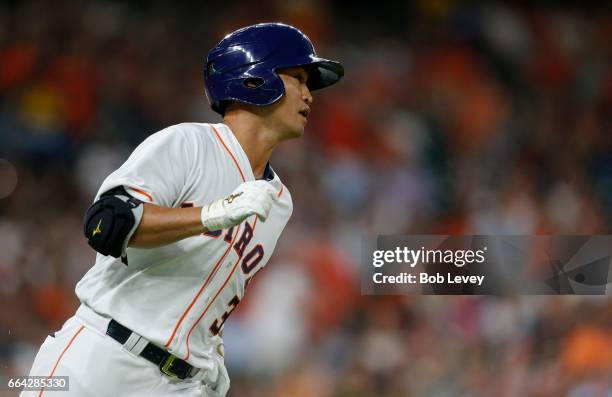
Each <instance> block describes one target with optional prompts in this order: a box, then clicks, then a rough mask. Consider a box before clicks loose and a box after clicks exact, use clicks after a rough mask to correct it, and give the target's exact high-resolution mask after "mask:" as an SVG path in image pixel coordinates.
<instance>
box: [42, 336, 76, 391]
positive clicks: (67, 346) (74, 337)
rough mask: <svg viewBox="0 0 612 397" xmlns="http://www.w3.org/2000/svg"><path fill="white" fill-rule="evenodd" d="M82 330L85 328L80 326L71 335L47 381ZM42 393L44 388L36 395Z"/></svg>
mask: <svg viewBox="0 0 612 397" xmlns="http://www.w3.org/2000/svg"><path fill="white" fill-rule="evenodd" d="M84 328H85V326H84V325H81V327H80V328H79V329H78V330H77V332H75V333H74V335H72V338H71V339H70V342H68V344H67V345H66V347H65V348H64V350H63V351H62V353H61V354H60V356H59V357H58V358H57V361H56V362H55V365H54V366H53V369H52V370H51V374H49V376H47V379H49V378H50V377H52V376H53V374H54V373H55V370H56V369H57V366H58V365H59V362H60V361H61V359H62V357H64V353H66V351H67V350H68V348H69V347H70V345H72V342H74V340H75V339H76V337H77V336H79V334H80V333H81V331H83V329H84ZM44 391H45V388H44V387H43V388H42V389H40V393H39V394H38V397H40V396H42V394H43V392H44Z"/></svg>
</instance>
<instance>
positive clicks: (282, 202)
mask: <svg viewBox="0 0 612 397" xmlns="http://www.w3.org/2000/svg"><path fill="white" fill-rule="evenodd" d="M267 171H271V170H269V169H268V170H267ZM270 174H272V175H273V178H272V179H271V181H270V183H271V184H272V185H273V186H274V188H275V189H276V192H277V196H278V200H277V201H276V202H275V203H274V204H273V206H272V209H271V211H270V214H269V216H268V219H267V220H266V221H265V222H261V221H259V220H258V219H257V217H256V216H252V217H250V218H248V219H247V220H245V221H244V222H242V223H241V224H240V225H237V226H234V227H233V228H231V229H225V230H221V231H217V232H213V233H208V234H202V235H198V236H194V237H190V238H186V239H183V240H180V241H178V242H175V243H172V244H168V245H165V246H162V247H158V248H152V249H137V248H128V249H127V258H128V265H127V266H126V265H125V264H124V263H123V262H122V261H121V260H120V259H115V258H113V257H110V256H103V255H101V254H98V256H97V257H96V263H95V265H94V266H93V267H92V268H91V269H90V270H89V271H88V272H87V274H86V275H85V276H84V277H83V279H82V280H81V281H80V282H79V283H78V284H77V286H76V294H77V296H78V297H79V299H80V300H81V302H82V303H83V304H85V305H87V306H89V307H90V308H92V309H93V310H95V311H96V312H98V313H99V314H102V315H104V316H108V317H112V318H113V319H115V320H116V321H118V322H119V323H121V324H123V325H124V326H126V327H128V328H130V329H131V330H133V331H135V332H137V333H138V334H140V335H142V336H143V337H145V338H147V339H148V340H149V341H151V342H153V343H155V344H157V345H158V346H160V347H164V348H166V349H167V350H168V351H169V352H171V353H173V354H175V355H176V356H177V357H179V358H182V359H184V360H186V361H188V362H189V363H191V364H192V365H194V366H195V367H199V368H205V367H208V366H209V365H210V361H209V360H210V357H211V351H212V350H213V349H216V348H217V347H218V345H219V344H220V343H221V337H220V336H219V331H220V330H221V328H222V327H223V324H224V322H225V320H226V319H227V317H228V316H229V315H230V313H231V312H232V311H233V310H234V309H235V308H236V306H237V305H238V304H239V302H240V300H241V299H242V298H243V297H244V293H245V288H246V286H247V284H248V282H249V281H250V280H251V278H252V277H253V276H255V274H256V273H257V272H258V271H259V270H261V269H262V268H263V267H264V266H265V264H266V263H267V262H268V260H269V259H270V256H271V255H272V252H273V250H274V247H275V245H276V241H277V240H278V238H279V236H280V234H281V232H282V231H283V229H284V227H285V225H286V224H287V221H288V220H289V217H290V216H291V212H292V209H293V205H292V201H291V195H290V194H289V191H288V190H287V188H286V187H284V186H283V184H282V182H281V180H280V178H279V177H278V175H276V174H275V173H273V172H270ZM254 179H255V177H254V175H253V172H252V169H251V166H250V163H249V160H248V158H247V156H246V153H245V152H244V150H243V149H242V147H241V146H240V143H239V142H238V140H237V139H236V137H235V136H234V134H233V133H232V132H231V131H230V129H229V127H227V126H226V125H224V124H198V123H184V124H179V125H175V126H172V127H169V128H166V129H164V130H162V131H160V132H158V133H155V134H153V135H151V136H150V137H149V138H147V139H146V140H145V141H144V142H143V143H142V144H140V145H139V146H138V147H137V148H136V150H134V152H133V153H132V155H131V156H130V157H129V158H128V160H127V161H126V162H125V163H124V164H123V165H122V166H121V167H120V168H119V169H118V170H116V171H115V172H113V173H112V174H111V175H110V176H109V177H108V178H106V180H105V181H104V183H103V184H102V186H101V188H100V190H99V192H98V197H99V196H100V195H101V194H102V193H104V192H106V191H108V190H110V189H112V188H115V187H117V186H124V187H125V188H126V190H127V191H128V192H129V193H130V194H131V195H133V196H134V197H136V198H138V199H141V200H143V201H144V202H150V203H153V204H156V205H160V206H164V207H173V208H179V207H186V206H196V207H200V206H203V205H206V204H209V203H211V202H213V201H215V200H218V199H220V198H222V197H225V196H227V195H228V194H230V193H231V192H232V191H233V190H234V189H235V188H236V187H237V186H238V185H239V184H241V183H242V182H244V181H251V180H254Z"/></svg>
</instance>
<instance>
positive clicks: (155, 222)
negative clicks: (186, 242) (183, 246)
mask: <svg viewBox="0 0 612 397" xmlns="http://www.w3.org/2000/svg"><path fill="white" fill-rule="evenodd" d="M200 213H201V208H197V207H190V208H166V207H160V206H158V205H154V204H149V203H145V204H144V213H143V216H142V220H141V221H140V225H139V226H138V228H137V229H136V232H135V233H134V235H133V236H132V239H131V241H130V243H129V246H130V247H135V248H153V247H159V246H162V245H166V244H170V243H173V242H176V241H179V240H182V239H184V238H187V237H191V236H195V235H198V234H200V233H204V232H206V231H207V230H206V228H205V227H204V226H202V220H201V217H200Z"/></svg>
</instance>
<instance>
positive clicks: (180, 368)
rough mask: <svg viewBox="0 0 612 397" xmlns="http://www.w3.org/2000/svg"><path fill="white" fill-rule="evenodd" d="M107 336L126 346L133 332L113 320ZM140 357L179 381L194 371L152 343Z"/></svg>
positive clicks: (109, 325)
mask: <svg viewBox="0 0 612 397" xmlns="http://www.w3.org/2000/svg"><path fill="white" fill-rule="evenodd" d="M106 334H107V335H108V336H110V337H111V338H113V339H114V340H116V341H117V342H119V343H121V344H122V345H124V344H125V342H127V340H128V338H129V337H130V335H132V330H130V329H129V328H126V327H124V326H123V325H121V324H119V323H118V322H116V321H115V320H111V321H110V323H109V324H108V328H107V330H106ZM140 356H141V357H143V358H145V359H147V360H149V361H150V362H152V363H153V364H155V365H157V366H158V367H159V369H160V371H161V372H163V373H164V374H166V375H168V376H170V377H173V376H175V377H177V378H179V379H185V378H187V377H189V375H190V374H191V370H192V369H193V366H192V365H191V364H189V363H187V362H186V361H183V360H181V359H180V358H178V357H176V356H175V355H173V354H170V353H168V352H167V351H165V350H164V349H162V348H159V347H157V346H155V345H154V344H152V343H147V345H146V346H145V348H144V349H143V350H142V352H141V353H140Z"/></svg>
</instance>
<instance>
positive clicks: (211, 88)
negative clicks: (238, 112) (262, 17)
mask: <svg viewBox="0 0 612 397" xmlns="http://www.w3.org/2000/svg"><path fill="white" fill-rule="evenodd" d="M293 66H304V67H307V68H308V70H309V77H308V82H307V83H306V84H307V86H308V88H309V89H310V90H311V91H314V90H318V89H320V88H324V87H327V86H329V85H332V84H334V83H336V82H338V80H340V78H341V77H342V76H343V75H344V68H343V67H342V65H341V64H340V63H339V62H335V61H330V60H328V59H323V58H319V57H318V56H317V54H316V52H315V49H314V47H313V45H312V43H311V42H310V39H309V38H308V37H307V36H306V35H305V34H304V33H302V32H301V31H299V30H298V29H296V28H294V27H293V26H289V25H285V24H282V23H261V24H257V25H252V26H247V27H245V28H242V29H239V30H237V31H235V32H233V33H230V34H228V35H227V36H225V38H223V40H221V41H220V42H219V44H217V45H216V46H215V47H214V48H213V49H212V50H210V52H209V53H208V56H207V57H206V66H205V69H204V80H205V83H206V93H207V96H208V100H209V101H210V104H211V106H212V108H213V109H214V110H215V111H216V112H217V113H220V114H221V115H223V114H224V112H225V104H226V103H227V101H238V102H243V103H247V104H250V105H257V106H267V105H271V104H273V103H274V102H276V101H278V100H279V99H280V98H281V97H282V96H283V94H284V93H285V86H284V85H283V81H282V80H281V79H280V77H279V76H278V74H277V73H276V71H277V70H278V69H281V68H288V67H293Z"/></svg>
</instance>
